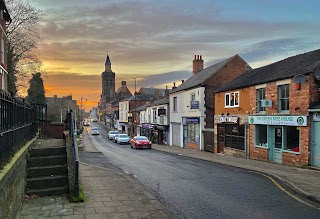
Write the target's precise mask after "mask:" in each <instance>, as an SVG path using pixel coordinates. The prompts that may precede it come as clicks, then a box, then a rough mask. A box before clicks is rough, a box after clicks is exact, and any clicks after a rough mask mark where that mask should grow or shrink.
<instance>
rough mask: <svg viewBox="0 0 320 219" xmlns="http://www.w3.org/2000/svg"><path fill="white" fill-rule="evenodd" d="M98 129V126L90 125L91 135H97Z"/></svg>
mask: <svg viewBox="0 0 320 219" xmlns="http://www.w3.org/2000/svg"><path fill="white" fill-rule="evenodd" d="M99 134H100V133H99V129H98V127H92V128H91V135H99Z"/></svg>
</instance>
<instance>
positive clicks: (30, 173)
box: [27, 165, 68, 178]
mask: <svg viewBox="0 0 320 219" xmlns="http://www.w3.org/2000/svg"><path fill="white" fill-rule="evenodd" d="M57 175H68V167H67V165H55V166H39V167H28V170H27V177H28V178H35V177H40V176H57Z"/></svg>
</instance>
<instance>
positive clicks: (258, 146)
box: [254, 145, 268, 149]
mask: <svg viewBox="0 0 320 219" xmlns="http://www.w3.org/2000/svg"><path fill="white" fill-rule="evenodd" d="M254 147H256V148H263V149H268V146H260V145H255V146H254Z"/></svg>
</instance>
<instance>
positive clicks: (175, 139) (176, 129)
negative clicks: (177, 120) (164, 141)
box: [172, 124, 181, 147]
mask: <svg viewBox="0 0 320 219" xmlns="http://www.w3.org/2000/svg"><path fill="white" fill-rule="evenodd" d="M180 139H181V132H180V124H172V145H174V146H179V147H181V146H180Z"/></svg>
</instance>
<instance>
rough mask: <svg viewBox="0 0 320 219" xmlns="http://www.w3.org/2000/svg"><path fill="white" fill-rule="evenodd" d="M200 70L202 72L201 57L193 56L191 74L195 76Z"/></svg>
mask: <svg viewBox="0 0 320 219" xmlns="http://www.w3.org/2000/svg"><path fill="white" fill-rule="evenodd" d="M201 70H203V60H202V55H194V60H193V70H192V74H194V75H195V74H197V73H198V72H199V71H201Z"/></svg>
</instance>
